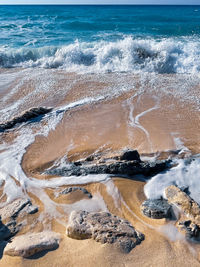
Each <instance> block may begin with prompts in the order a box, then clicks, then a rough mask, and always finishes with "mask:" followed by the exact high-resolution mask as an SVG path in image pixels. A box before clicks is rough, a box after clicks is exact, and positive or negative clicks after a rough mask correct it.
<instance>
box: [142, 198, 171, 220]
mask: <svg viewBox="0 0 200 267" xmlns="http://www.w3.org/2000/svg"><path fill="white" fill-rule="evenodd" d="M141 210H142V212H143V214H144V215H145V216H147V217H150V218H153V219H162V218H170V217H171V205H169V203H168V202H167V200H165V199H147V200H145V201H144V202H143V203H142V205H141Z"/></svg>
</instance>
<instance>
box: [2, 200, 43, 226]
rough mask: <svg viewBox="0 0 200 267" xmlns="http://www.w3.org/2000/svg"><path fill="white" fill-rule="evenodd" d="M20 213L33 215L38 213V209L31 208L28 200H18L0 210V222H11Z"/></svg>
mask: <svg viewBox="0 0 200 267" xmlns="http://www.w3.org/2000/svg"><path fill="white" fill-rule="evenodd" d="M22 211H23V212H27V213H29V214H33V213H35V212H37V211H38V208H37V207H35V206H33V205H32V203H31V201H30V200H29V199H25V198H19V199H16V200H15V201H13V202H12V203H10V204H8V205H6V206H5V207H3V208H2V209H0V216H1V220H2V221H4V220H12V219H13V218H16V217H18V215H19V214H20V213H21V212H22Z"/></svg>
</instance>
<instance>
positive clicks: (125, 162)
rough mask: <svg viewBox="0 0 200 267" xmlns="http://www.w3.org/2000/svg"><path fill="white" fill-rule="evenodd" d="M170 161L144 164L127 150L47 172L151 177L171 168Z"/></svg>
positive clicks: (132, 152) (67, 174) (137, 154)
mask: <svg viewBox="0 0 200 267" xmlns="http://www.w3.org/2000/svg"><path fill="white" fill-rule="evenodd" d="M169 163H170V162H169V161H156V162H143V161H141V160H140V156H139V153H138V152H137V151H136V150H127V151H125V152H122V153H121V154H119V155H118V156H114V157H110V158H106V157H102V156H101V155H99V154H98V156H97V155H92V156H90V157H88V158H86V160H83V161H78V162H72V163H69V164H67V165H66V167H62V168H59V167H58V168H55V169H51V170H48V171H46V173H47V174H50V175H59V176H72V175H73V176H80V175H88V174H114V175H117V174H118V175H128V176H133V175H137V174H142V175H145V176H151V175H154V174H157V173H159V172H161V171H163V170H165V169H167V168H169V165H170V164H169Z"/></svg>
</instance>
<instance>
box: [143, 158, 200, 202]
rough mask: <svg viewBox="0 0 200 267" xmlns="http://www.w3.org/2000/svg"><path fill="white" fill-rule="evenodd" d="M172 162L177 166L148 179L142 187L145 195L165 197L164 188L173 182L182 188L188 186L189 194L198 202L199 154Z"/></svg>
mask: <svg viewBox="0 0 200 267" xmlns="http://www.w3.org/2000/svg"><path fill="white" fill-rule="evenodd" d="M174 163H176V164H177V166H175V167H173V168H172V169H170V170H168V171H166V172H165V173H161V174H158V175H156V176H154V177H153V178H152V179H151V180H150V181H148V183H147V184H146V185H145V187H144V192H145V195H146V196H147V198H152V199H156V198H160V197H161V196H162V197H165V194H164V190H165V188H166V187H167V186H169V185H172V184H175V185H177V186H178V187H180V188H183V189H185V188H188V190H189V193H190V196H191V197H192V198H193V199H194V200H195V201H197V202H198V203H199V204H200V155H197V156H195V157H193V158H190V159H179V160H177V161H176V162H174Z"/></svg>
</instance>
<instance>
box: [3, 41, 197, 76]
mask: <svg viewBox="0 0 200 267" xmlns="http://www.w3.org/2000/svg"><path fill="white" fill-rule="evenodd" d="M0 67H2V68H12V67H23V68H34V67H40V68H60V69H65V70H66V71H68V72H80V73H102V72H103V73H105V72H140V71H143V72H150V73H153V72H155V73H198V72H199V70H200V40H199V39H198V38H192V39H191V38H187V39H186V38H183V39H178V38H162V39H160V40H156V39H148V38H147V39H134V38H132V37H126V38H124V39H123V40H118V41H115V42H108V41H99V42H92V43H91V42H90V43H86V42H79V41H76V42H74V43H73V44H70V45H67V46H62V47H41V48H26V47H24V48H20V49H8V48H2V49H0Z"/></svg>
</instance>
